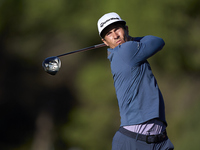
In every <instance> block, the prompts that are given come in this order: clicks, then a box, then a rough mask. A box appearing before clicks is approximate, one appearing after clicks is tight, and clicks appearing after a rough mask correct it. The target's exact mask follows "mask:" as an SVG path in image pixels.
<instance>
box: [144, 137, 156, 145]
mask: <svg viewBox="0 0 200 150" xmlns="http://www.w3.org/2000/svg"><path fill="white" fill-rule="evenodd" d="M150 136H151V137H152V138H154V139H153V142H152V141H151V142H150V141H148V138H149V137H150ZM156 142H158V135H147V136H146V143H147V144H151V143H156Z"/></svg>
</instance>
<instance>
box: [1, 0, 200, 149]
mask: <svg viewBox="0 0 200 150" xmlns="http://www.w3.org/2000/svg"><path fill="white" fill-rule="evenodd" d="M199 5H200V2H199V0H184V1H182V0H176V1H174V0H163V1H157V0H151V1H148V0H143V1H141V0H134V1H133V0H124V1H119V0H109V1H107V0H102V1H94V0H86V1H81V0H78V1H70V0H43V1H39V0H1V1H0V48H1V51H0V55H1V59H0V60H1V64H3V65H2V66H1V70H2V72H1V75H0V77H1V78H0V82H1V86H0V99H1V101H0V102H1V103H0V107H1V108H0V110H1V111H2V112H1V114H2V115H1V117H0V119H1V120H0V122H3V123H4V124H2V129H5V132H3V130H2V132H3V133H6V134H5V135H4V134H1V136H2V137H3V136H6V135H8V137H10V138H3V139H4V140H1V141H0V144H1V146H0V149H4V150H10V149H16V150H23V149H33V143H34V141H37V140H38V139H37V136H36V135H35V134H34V133H36V132H39V131H40V129H39V128H38V127H37V126H36V125H35V124H37V121H36V120H37V118H38V116H40V114H41V112H43V111H47V112H48V114H49V116H50V117H52V120H54V121H53V122H52V124H53V125H54V126H53V127H52V132H53V133H52V134H51V136H52V139H53V142H51V143H53V144H54V146H53V147H52V149H56V150H63V149H65V150H66V149H70V148H72V149H73V148H74V149H76V148H77V149H81V150H82V149H83V150H94V149H95V150H102V149H110V148H111V142H112V137H113V135H114V133H115V131H116V130H117V129H118V127H119V124H120V118H119V112H118V107H117V101H116V95H115V91H114V86H113V81H112V75H111V72H110V68H109V61H108V60H107V59H106V48H101V50H96V51H91V52H84V53H81V54H74V55H76V56H74V55H73V56H66V58H62V60H61V61H62V69H61V70H60V71H59V73H58V74H57V75H56V76H54V77H52V76H48V75H46V74H45V73H44V71H43V70H42V67H41V63H42V61H43V59H44V58H46V57H49V56H51V55H58V54H61V53H64V52H65V50H67V52H69V51H73V50H76V49H79V48H82V47H87V46H90V45H94V44H98V43H101V40H100V38H99V36H98V32H97V20H98V19H99V18H100V17H101V16H102V15H103V14H104V13H108V12H117V13H119V15H120V16H121V17H122V19H124V20H126V22H127V25H128V27H129V33H130V35H131V36H144V35H148V34H151V35H155V36H159V37H162V38H163V39H164V40H165V43H166V45H165V47H164V48H163V50H162V51H161V52H159V53H157V54H156V55H155V56H153V57H152V58H150V59H149V61H150V64H151V66H152V69H153V72H154V74H155V76H156V78H157V80H158V84H159V85H160V88H161V91H162V93H163V95H164V98H165V102H166V116H167V120H168V124H169V127H168V134H169V137H170V139H171V140H172V142H173V143H174V145H175V149H177V150H179V149H181V150H184V149H199V148H200V144H199V142H198V135H199V132H200V128H199V119H198V114H199V108H200V105H199V104H200V103H199V98H200V95H199V92H198V89H199V88H200V87H199V85H200V77H199V74H200V61H199V58H200V44H199V39H200V34H199V32H200V19H199V18H200V10H199ZM10 105H11V106H12V107H11V108H12V111H8V110H10V107H9V106H10ZM19 110H23V111H24V112H25V113H20V115H18V113H17V112H18V111H19ZM8 112H10V113H8ZM25 114H26V115H27V116H28V118H26V115H25ZM24 115H25V116H24ZM10 116H14V117H12V118H11V117H10ZM18 117H24V118H26V119H25V120H27V124H25V123H24V122H23V124H20V122H22V121H20V122H19V121H16V120H15V118H18ZM8 118H9V119H8ZM30 118H31V119H30ZM9 121H10V122H12V124H14V125H16V126H17V127H19V128H17V127H16V131H15V132H14V130H15V128H13V127H12V130H11V129H10V128H9V127H10V126H9V124H11V123H10V122H9ZM34 125H35V127H32V126H34ZM21 126H22V127H24V126H26V127H27V128H23V129H24V130H23V129H21V128H20V127H21ZM9 131H10V132H9ZM11 131H12V134H13V136H10V135H11ZM41 132H42V131H41ZM17 133H26V134H21V135H18V136H17V137H18V138H15V136H14V135H16V134H17ZM11 137H12V138H11ZM19 137H21V138H19ZM19 139H20V140H19ZM13 141H17V142H13ZM39 141H40V140H39ZM191 141H192V142H191ZM59 142H61V143H62V144H58V143H59ZM16 143H17V144H16ZM43 143H45V141H43ZM33 150H34V149H33ZM43 150H44V149H43Z"/></svg>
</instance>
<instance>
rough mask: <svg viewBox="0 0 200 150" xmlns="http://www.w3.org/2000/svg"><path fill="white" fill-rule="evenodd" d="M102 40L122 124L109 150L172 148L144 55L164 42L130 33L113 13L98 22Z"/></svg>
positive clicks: (162, 106) (162, 102)
mask: <svg viewBox="0 0 200 150" xmlns="http://www.w3.org/2000/svg"><path fill="white" fill-rule="evenodd" d="M97 26H98V31H99V35H100V37H101V38H102V41H103V42H104V43H105V44H106V45H107V46H108V47H109V48H108V59H109V60H110V65H111V72H112V74H113V80H114V86H115V90H116V95H117V99H118V105H119V111H120V116H121V125H120V128H119V130H118V131H117V132H116V134H115V136H114V137H113V142H112V150H158V149H159V150H172V149H174V146H173V144H172V143H171V141H170V140H169V139H168V137H167V132H166V127H167V122H166V119H165V106H164V100H163V97H162V94H161V92H160V90H159V87H158V84H157V82H156V79H155V77H154V75H153V73H152V71H151V68H150V65H149V63H148V61H147V59H148V58H149V57H151V56H153V55H154V54H155V53H156V52H158V51H159V50H161V49H162V48H163V46H164V45H165V43H164V41H163V39H161V38H159V37H155V36H151V35H148V36H144V37H131V36H129V32H128V26H126V22H125V21H124V20H122V19H121V18H120V16H119V15H118V14H116V13H108V14H105V15H103V16H102V17H101V18H100V19H99V20H98V23H97Z"/></svg>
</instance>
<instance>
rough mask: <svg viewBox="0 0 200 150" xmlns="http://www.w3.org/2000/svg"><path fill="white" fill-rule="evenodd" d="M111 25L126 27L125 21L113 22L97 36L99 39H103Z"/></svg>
mask: <svg viewBox="0 0 200 150" xmlns="http://www.w3.org/2000/svg"><path fill="white" fill-rule="evenodd" d="M113 24H122V25H126V21H123V20H120V21H115V22H113V23H111V24H109V25H108V26H107V27H105V28H104V29H103V30H102V31H101V33H100V34H99V35H100V37H101V38H104V36H105V35H106V33H108V31H109V30H110V29H109V27H111V25H113Z"/></svg>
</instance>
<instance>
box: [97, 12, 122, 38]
mask: <svg viewBox="0 0 200 150" xmlns="http://www.w3.org/2000/svg"><path fill="white" fill-rule="evenodd" d="M115 22H122V23H124V24H126V22H125V21H124V20H122V19H121V17H120V16H119V15H118V14H117V13H115V12H111V13H107V14H105V15H103V16H102V17H101V18H100V19H99V20H98V23H97V26H98V31H99V35H100V36H101V33H102V31H103V30H104V29H105V28H106V27H107V26H109V25H110V24H112V23H115Z"/></svg>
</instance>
